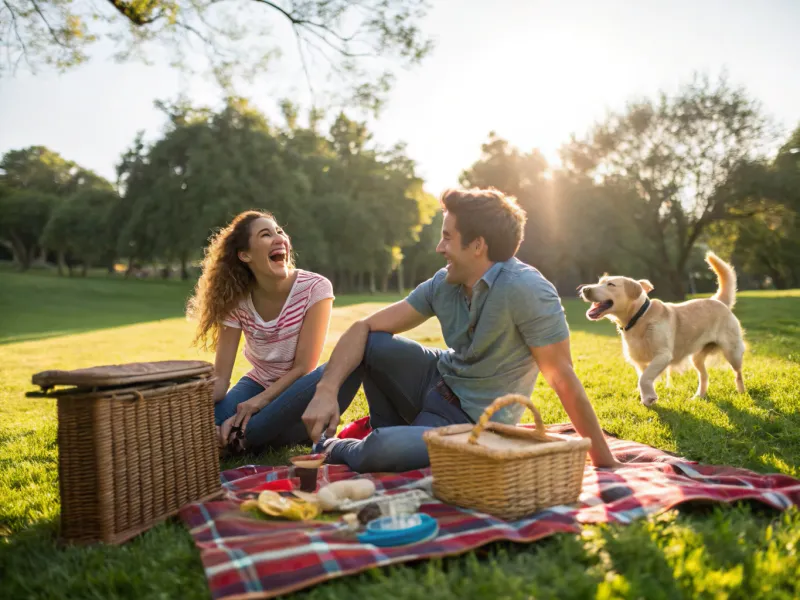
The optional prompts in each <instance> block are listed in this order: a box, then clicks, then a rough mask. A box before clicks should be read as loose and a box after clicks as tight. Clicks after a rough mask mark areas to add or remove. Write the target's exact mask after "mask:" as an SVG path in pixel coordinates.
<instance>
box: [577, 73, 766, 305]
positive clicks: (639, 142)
mask: <svg viewBox="0 0 800 600" xmlns="http://www.w3.org/2000/svg"><path fill="white" fill-rule="evenodd" d="M766 134H767V120H766V118H765V117H764V116H763V115H762V114H761V110H760V108H759V106H758V105H757V103H756V102H755V101H753V100H752V99H750V98H749V97H748V95H747V94H746V93H745V91H744V90H742V89H739V88H734V87H732V86H730V85H729V84H728V82H727V80H726V78H725V77H724V76H723V77H721V78H720V79H719V80H718V81H717V82H715V83H712V82H710V81H709V79H708V78H707V77H695V79H694V80H693V81H692V82H690V83H689V84H687V85H685V86H683V87H682V88H681V89H680V90H679V92H678V93H677V94H676V95H674V96H668V95H667V94H665V93H662V94H661V95H660V97H659V98H658V100H657V101H651V100H642V101H639V102H635V103H632V104H630V105H629V106H628V108H627V110H626V111H625V112H624V113H621V114H611V115H610V116H609V117H608V118H607V119H606V121H605V122H603V123H601V124H598V125H597V126H596V127H594V129H593V130H592V131H591V132H590V134H589V135H588V137H587V138H586V139H585V140H582V141H578V140H576V139H573V140H572V141H571V143H570V144H568V145H567V146H566V147H565V148H564V150H563V152H562V155H563V157H564V159H565V162H566V164H567V167H568V168H569V169H570V170H572V171H574V172H577V173H581V174H584V175H586V176H589V177H591V178H592V179H594V180H596V181H601V182H609V183H613V184H615V185H617V186H619V187H621V188H627V190H629V192H630V193H632V194H635V196H636V197H637V198H638V200H639V202H638V203H637V210H636V213H635V215H634V217H635V218H636V219H637V221H638V223H639V227H640V228H641V230H642V232H643V233H644V234H645V235H646V237H647V238H648V239H649V240H651V244H650V245H649V247H648V249H647V252H646V253H644V254H643V255H642V258H643V259H644V260H646V261H647V262H648V263H649V265H650V268H651V269H652V271H653V273H654V277H656V278H658V274H662V276H661V277H660V279H659V280H658V281H656V289H657V290H660V293H661V295H662V296H664V297H667V298H671V299H682V298H683V297H684V295H685V291H686V279H687V274H686V267H687V264H688V261H689V259H690V257H691V254H692V250H693V248H694V246H695V244H697V242H698V240H699V239H700V238H701V236H702V235H703V233H704V232H705V231H706V230H707V229H708V227H709V225H711V224H712V223H714V222H717V221H723V220H732V219H744V218H750V217H752V216H753V215H756V214H759V213H761V212H762V211H763V208H764V206H763V202H762V200H763V199H762V198H761V196H760V194H759V193H758V192H759V190H758V189H757V186H755V185H754V183H753V182H754V181H755V180H756V179H760V178H761V177H762V175H763V172H764V168H765V166H764V164H763V162H758V160H759V159H760V158H761V157H762V155H763V154H762V149H763V147H764V142H765V137H766Z"/></svg>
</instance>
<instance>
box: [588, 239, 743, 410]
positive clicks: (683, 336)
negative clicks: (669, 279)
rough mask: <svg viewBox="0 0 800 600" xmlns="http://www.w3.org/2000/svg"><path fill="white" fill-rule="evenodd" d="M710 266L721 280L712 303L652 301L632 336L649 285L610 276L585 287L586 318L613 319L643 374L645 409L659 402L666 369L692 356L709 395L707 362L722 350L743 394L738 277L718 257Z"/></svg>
mask: <svg viewBox="0 0 800 600" xmlns="http://www.w3.org/2000/svg"><path fill="white" fill-rule="evenodd" d="M706 262H708V264H709V265H710V266H711V269H712V270H713V271H714V273H716V275H717V279H718V281H719V289H718V291H717V293H716V294H715V295H714V296H713V297H712V298H707V299H701V300H689V301H688V302H682V303H680V304H671V303H667V302H661V301H660V300H651V303H650V306H649V308H648V309H647V310H646V311H645V313H644V314H643V315H642V316H641V317H640V319H639V320H638V321H637V322H636V324H635V325H634V326H633V327H631V328H630V329H629V330H628V331H623V328H624V327H625V326H626V325H627V324H628V323H629V322H630V321H631V319H632V318H633V316H634V315H635V314H636V313H637V312H638V310H639V309H640V308H641V307H642V305H643V304H644V303H645V300H646V298H647V293H648V292H650V291H652V290H653V285H652V284H651V283H650V282H649V281H647V280H646V279H640V280H638V281H636V280H634V279H631V278H629V277H610V276H607V275H605V276H603V277H602V278H600V281H599V283H597V284H595V285H585V286H581V288H580V295H581V297H582V298H583V299H584V300H585V301H586V302H592V303H593V304H592V307H591V308H590V309H589V310H588V311H587V312H586V316H587V318H589V319H591V320H593V321H596V320H598V319H602V318H608V319H610V320H611V321H614V322H615V323H617V325H618V326H619V328H620V331H621V333H622V345H623V348H624V351H625V358H626V359H627V360H628V362H630V363H631V364H632V365H633V366H634V368H635V369H636V372H637V373H638V375H639V394H640V396H641V399H642V404H644V405H645V406H650V405H652V404H653V402H655V401H656V400H658V396H657V394H656V391H655V387H654V383H655V380H656V378H657V377H658V376H659V375H660V374H661V373H662V372H663V371H664V369H668V368H673V367H677V366H678V365H680V364H681V363H682V362H683V361H685V360H686V358H689V357H691V361H692V364H693V365H694V368H695V370H696V371H697V375H698V378H699V380H700V381H699V385H698V387H697V394H696V395H697V396H699V397H703V396H705V395H706V391H707V390H708V372H707V371H706V367H705V362H706V358H707V357H708V355H709V354H711V353H713V352H715V351H717V350H719V351H721V352H722V354H723V356H724V357H725V359H726V360H727V361H728V362H729V363H730V365H731V366H732V367H733V370H734V371H735V372H736V389H737V390H738V391H739V392H740V393H744V380H743V379H742V356H743V355H744V349H745V346H744V340H743V337H742V328H741V326H740V324H739V321H738V319H737V318H736V317H735V316H734V314H733V312H732V311H731V308H732V307H733V304H734V302H735V300H736V273H735V271H734V270H733V267H731V266H730V265H729V264H727V263H726V262H725V261H723V260H722V259H720V258H719V257H718V256H717V255H716V254H714V253H713V252H708V253H707V254H706ZM609 301H610V302H611V303H612V304H611V305H610V306H609V305H608V304H607V303H608V302H609ZM604 303H605V304H604ZM667 381H669V372H668V373H667Z"/></svg>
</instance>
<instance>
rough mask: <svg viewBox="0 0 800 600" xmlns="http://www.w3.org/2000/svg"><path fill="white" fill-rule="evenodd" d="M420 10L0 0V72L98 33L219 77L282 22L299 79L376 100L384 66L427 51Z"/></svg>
mask: <svg viewBox="0 0 800 600" xmlns="http://www.w3.org/2000/svg"><path fill="white" fill-rule="evenodd" d="M427 10H428V5H427V1H426V0H394V1H392V2H388V1H386V0H275V1H274V2H272V1H268V0H246V1H244V2H232V1H225V0H106V1H105V2H102V1H98V2H93V1H91V0H3V1H2V4H0V31H2V32H3V33H2V42H3V46H4V48H5V51H6V56H5V57H4V58H5V60H2V61H0V75H2V74H3V72H4V70H10V71H12V72H13V71H15V70H16V69H17V68H18V67H19V66H20V65H24V66H25V67H27V68H28V69H29V70H31V71H34V72H35V71H36V70H37V69H39V68H40V67H42V66H47V67H54V68H56V69H57V70H59V71H65V70H67V69H70V68H73V67H76V66H78V65H80V64H83V63H84V62H86V61H87V60H88V58H89V54H88V52H89V49H90V48H91V46H92V44H94V43H95V42H97V41H98V40H101V39H103V38H106V39H109V40H110V41H112V42H114V44H115V46H116V47H117V48H119V49H120V50H119V51H118V52H117V54H116V56H115V58H117V59H118V60H134V59H140V60H147V59H148V57H149V56H152V55H153V54H154V53H155V52H156V51H157V50H161V51H166V53H167V56H169V57H170V62H171V65H172V66H174V67H177V68H179V69H181V70H183V71H192V70H193V67H194V66H196V65H197V64H198V62H201V63H202V64H203V65H204V66H203V69H204V70H205V71H206V72H208V73H210V74H212V75H213V76H214V77H216V79H217V80H218V81H219V82H220V83H221V84H223V85H225V86H226V87H228V86H230V85H231V84H232V82H233V81H234V79H236V78H246V79H251V78H252V77H253V76H255V75H256V74H257V73H260V72H263V70H264V69H265V68H266V67H267V66H268V65H269V64H270V63H271V62H272V61H273V60H274V59H276V58H277V57H278V55H279V54H280V48H279V45H280V44H282V43H286V40H285V38H283V39H282V38H281V31H280V28H281V27H283V28H284V31H285V32H286V33H291V35H292V36H293V37H294V42H295V44H296V49H297V53H298V54H299V59H300V62H301V64H302V67H303V70H304V72H305V76H306V78H307V81H308V84H309V86H312V80H313V81H317V82H318V81H320V80H322V79H325V78H327V79H328V80H331V79H334V78H335V79H337V81H338V82H343V83H345V84H346V86H347V87H348V88H349V91H350V97H351V98H354V99H356V100H358V101H360V102H362V103H363V104H366V105H368V106H371V107H372V108H377V107H378V106H379V104H380V99H381V98H382V97H383V95H384V94H385V92H386V91H387V90H388V88H389V86H390V85H391V82H392V73H393V70H394V68H396V67H402V66H407V65H413V64H417V63H419V62H420V61H421V60H422V59H423V58H424V57H425V56H426V55H427V54H428V53H429V52H430V51H431V49H432V42H431V40H430V39H429V38H428V37H427V36H426V35H425V34H424V33H423V32H422V30H421V29H420V23H421V21H422V20H423V19H424V17H425V15H426V13H427ZM272 26H275V27H276V30H277V31H272V30H271V28H272ZM289 39H291V38H289ZM199 59H200V60H199ZM6 65H7V66H6ZM312 90H313V88H312Z"/></svg>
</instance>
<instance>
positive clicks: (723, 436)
mask: <svg viewBox="0 0 800 600" xmlns="http://www.w3.org/2000/svg"><path fill="white" fill-rule="evenodd" d="M749 395H750V398H751V399H752V401H753V404H755V406H756V407H757V409H756V410H755V411H752V412H751V411H748V410H744V409H743V408H741V406H737V404H736V403H734V401H731V400H729V399H720V398H715V397H714V396H713V394H709V396H708V397H707V398H706V399H705V400H698V399H692V400H687V402H689V403H695V402H709V403H711V404H712V405H713V406H712V407H711V408H712V409H713V408H716V409H718V410H720V411H721V412H722V413H723V414H724V417H725V419H724V421H726V423H724V424H718V423H714V422H711V421H710V420H708V419H705V418H702V417H701V416H699V415H698V414H696V412H695V411H694V410H693V407H692V406H691V405H681V406H674V405H673V406H669V405H660V404H658V403H656V405H654V406H653V410H654V411H655V412H656V413H657V414H658V416H659V418H660V420H661V422H662V423H664V424H665V425H667V426H668V427H669V429H670V432H671V436H672V438H673V439H674V440H675V446H676V449H677V450H676V451H677V454H679V455H681V456H684V457H686V458H688V459H690V460H697V461H699V462H706V463H708V462H713V463H715V464H718V465H730V466H735V467H744V468H746V469H751V470H753V471H757V472H759V473H776V472H784V473H786V474H792V473H791V472H790V469H791V468H792V467H794V466H796V465H797V464H798V461H800V414H798V413H796V412H786V411H783V410H781V409H779V408H778V407H777V406H775V404H774V403H773V402H772V400H771V399H770V395H769V390H768V389H767V388H764V387H754V388H752V389H750V390H749ZM743 398H744V399H745V400H744V402H745V403H746V402H747V401H746V396H745V397H743ZM787 471H789V472H787Z"/></svg>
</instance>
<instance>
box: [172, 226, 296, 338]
mask: <svg viewBox="0 0 800 600" xmlns="http://www.w3.org/2000/svg"><path fill="white" fill-rule="evenodd" d="M260 218H266V219H272V220H273V221H274V220H275V217H273V216H272V214H270V213H268V212H266V211H262V210H248V211H245V212H243V213H240V214H238V215H236V217H234V219H233V220H232V221H231V222H230V223H229V224H228V225H227V226H226V227H225V228H223V229H221V230H219V231H218V232H216V233H215V234H214V235H212V236H211V238H210V240H209V244H208V247H207V248H206V251H205V257H204V259H203V264H202V274H201V275H200V279H198V280H197V285H196V286H195V290H194V295H193V296H192V297H191V298H190V299H189V302H188V305H187V310H186V312H187V315H188V316H189V317H191V318H194V319H196V320H197V330H196V332H195V337H194V341H193V344H194V345H199V346H200V347H202V348H203V349H204V350H208V349H210V350H214V349H215V348H216V347H217V342H218V341H219V333H220V329H221V326H222V321H223V320H224V319H225V318H226V317H227V316H228V315H229V314H230V312H231V311H232V310H233V309H235V308H236V307H237V306H238V304H239V302H241V301H242V299H243V298H244V297H245V296H246V295H247V294H248V293H250V291H251V290H252V289H253V286H254V285H255V283H256V278H255V275H253V272H252V271H251V270H250V267H248V266H247V265H246V264H245V263H243V262H242V261H241V260H240V259H239V252H241V251H242V250H248V249H249V247H250V226H251V224H252V223H253V221H255V220H256V219H260ZM287 261H288V266H289V268H293V267H294V261H293V259H292V256H291V254H290V255H289V256H288V257H287Z"/></svg>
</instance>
